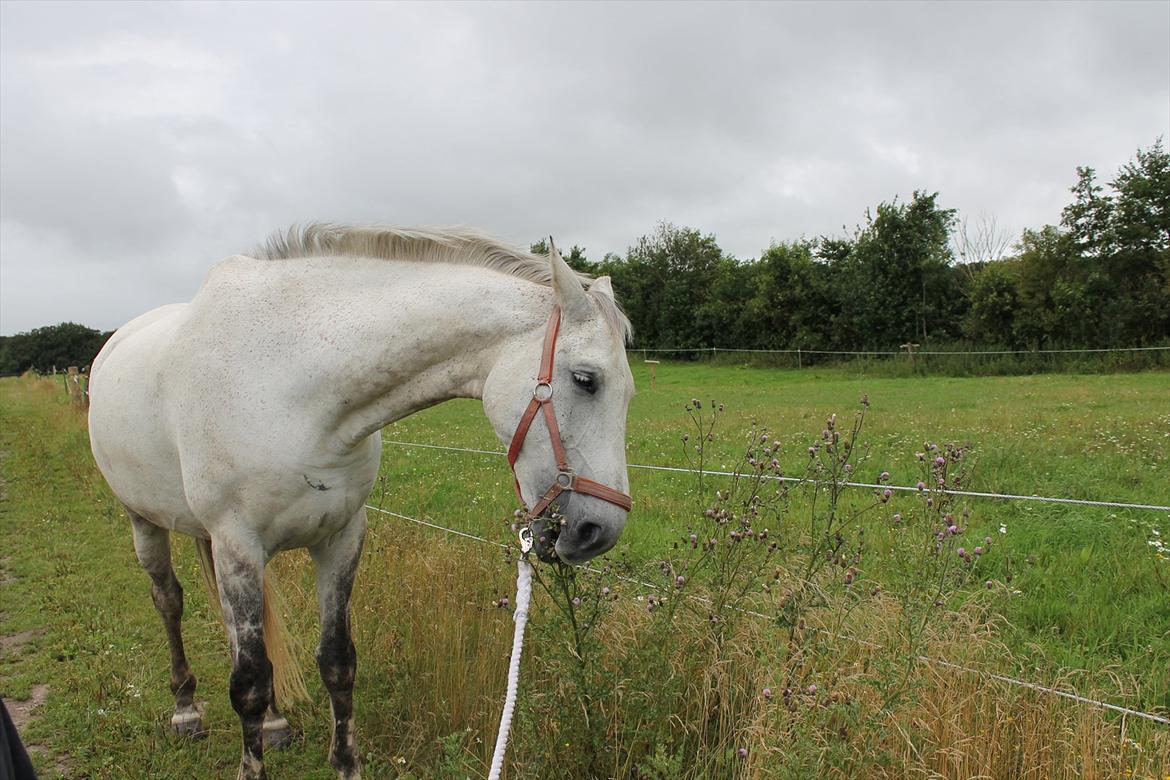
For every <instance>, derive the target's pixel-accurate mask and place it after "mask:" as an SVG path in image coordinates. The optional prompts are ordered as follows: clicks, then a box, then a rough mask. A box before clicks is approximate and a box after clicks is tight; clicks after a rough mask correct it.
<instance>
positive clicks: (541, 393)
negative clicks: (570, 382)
mask: <svg viewBox="0 0 1170 780" xmlns="http://www.w3.org/2000/svg"><path fill="white" fill-rule="evenodd" d="M552 394H553V393H552V382H537V383H536V387H534V388H532V397H533V398H535V399H536V400H537V401H540V402H541V403H544V402H545V401H551V400H552Z"/></svg>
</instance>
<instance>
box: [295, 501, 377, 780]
mask: <svg viewBox="0 0 1170 780" xmlns="http://www.w3.org/2000/svg"><path fill="white" fill-rule="evenodd" d="M365 536H366V513H365V510H364V509H363V510H361V511H360V512H358V514H357V515H355V516H354V518H353V519H352V520H350V522H349V524H348V525H346V527H345V528H344V529H343V530H342V531H340V532H339V533H338V534H337V535H336V536H335V537H333V538H331V539H329V540H328V541H327V542H325V543H323V544H320V545H317V546H316V547H313V548H310V550H309V552H310V553H311V554H312V556H313V565H314V566H315V567H316V569H317V602H318V604H319V606H320V608H321V643H320V644H319V645H318V646H317V666H318V667H319V668H320V669H321V681H322V682H323V683H325V688H326V689H327V690H328V691H329V703H330V706H331V709H332V712H333V739H332V741H331V744H330V745H329V763H330V764H331V765H332V766H333V768H334V769H336V770H337V775H338V777H339V778H341V780H358V779H359V778H360V777H361V761H360V759H359V756H358V750H357V745H356V743H355V740H354V723H353V681H354V675H355V674H356V673H357V653H356V652H355V651H354V646H353V639H352V638H351V636H350V628H349V597H350V594H351V593H352V592H353V580H354V575H356V574H357V566H358V559H359V558H360V557H361V554H362V542H363V540H364V539H365Z"/></svg>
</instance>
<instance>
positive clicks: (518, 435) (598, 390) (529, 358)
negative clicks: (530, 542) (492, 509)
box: [483, 241, 634, 563]
mask: <svg viewBox="0 0 1170 780" xmlns="http://www.w3.org/2000/svg"><path fill="white" fill-rule="evenodd" d="M549 263H550V265H551V267H552V288H553V294H554V297H555V304H556V307H557V310H554V312H553V314H552V316H551V318H550V320H549V321H548V322H547V323H542V324H541V326H540V327H539V328H537V329H535V330H533V331H532V332H530V333H527V334H525V335H524V336H522V337H521V338H519V339H517V340H516V341H515V342H513V343H510V344H509V345H508V346H506V347H505V348H504V349H503V350H502V351H501V354H500V357H499V359H498V360H497V361H496V363H495V365H494V366H493V368H492V370H491V373H490V375H489V376H488V379H487V382H486V383H485V385H484V389H483V402H484V409H485V411H486V412H487V416H488V419H489V420H491V422H492V426H493V427H494V428H495V430H496V433H497V434H498V435H499V437H500V439H501V440H502V441H503V442H505V443H506V444H509V445H510V446H509V460H510V461H512V465H513V470H514V471H515V474H516V483H517V487H518V490H519V492H520V494H521V498H522V499H523V501H524V504H525V506H527V507H528V508H529V510H530V512H531V514H532V515H547V513H548V510H549V509H552V508H554V507H555V508H557V509H558V511H559V514H560V516H561V517H562V518H563V519H564V522H563V524H562V525H560V526H559V527H558V528H552V527H550V525H549V524H548V522H547V519H543V520H537V522H536V523H534V529H535V533H534V537H536V538H535V539H534V546H535V549H536V552H537V554H538V555H540V556H541V557H542V558H545V559H547V558H548V557H549V553H550V552H551V549H550V548H551V547H552V539H553V538H554V537H555V539H556V541H555V549H556V553H557V556H558V557H559V558H560V559H561V560H563V561H567V562H568V563H583V562H585V561H587V560H589V559H590V558H593V557H594V556H596V555H600V554H601V553H603V552H605V551H606V550H608V549H609V548H611V547H613V545H614V543H615V542H617V539H618V536H620V535H621V532H622V529H623V528H625V525H626V514H627V512H628V511H629V496H627V495H625V494H626V492H627V491H628V490H629V477H628V475H627V474H626V452H625V436H626V410H627V408H628V407H629V403H630V397H631V396H633V394H634V380H633V376H632V375H631V374H630V367H629V364H628V363H627V361H626V353H625V349H624V339H625V331H626V330H627V326H626V325H625V324H624V318H623V317H622V316H621V314H620V311H619V309H618V308H617V305H616V303H615V302H614V298H613V288H612V287H611V286H610V282H609V278H608V277H601V278H598V279H595V280H594V281H593V282H592V283H591V284H590V288H589V290H588V291H587V290H586V289H585V287H584V285H583V284H582V282H581V280H580V279H579V278H578V277H577V275H576V273H574V272H573V270H572V269H571V268H569V266H568V264H567V263H565V261H564V260H563V259H562V258H561V255H560V253H559V252H557V250H556V247H555V246H553V245H552V242H551V241H550V242H549ZM558 311H559V315H558V313H557V312H558ZM550 415H551V416H552V418H553V421H554V424H553V425H552V426H550V425H549V422H548V418H549V416H550Z"/></svg>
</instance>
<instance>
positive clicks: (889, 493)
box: [882, 488, 894, 503]
mask: <svg viewBox="0 0 1170 780" xmlns="http://www.w3.org/2000/svg"><path fill="white" fill-rule="evenodd" d="M893 495H894V491H892V490H890V489H889V488H886V489H885V490H883V491H882V503H885V502H886V501H889V500H890V497H891V496H893Z"/></svg>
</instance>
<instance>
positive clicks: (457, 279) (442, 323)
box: [322, 260, 552, 449]
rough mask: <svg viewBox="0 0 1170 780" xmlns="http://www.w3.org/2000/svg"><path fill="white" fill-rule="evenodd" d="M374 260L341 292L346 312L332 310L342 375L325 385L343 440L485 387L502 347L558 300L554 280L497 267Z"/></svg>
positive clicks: (335, 368) (335, 373) (349, 442)
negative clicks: (540, 281) (538, 281)
mask: <svg viewBox="0 0 1170 780" xmlns="http://www.w3.org/2000/svg"><path fill="white" fill-rule="evenodd" d="M361 262H362V263H365V262H367V261H361ZM368 263H370V264H374V265H375V267H374V269H373V273H372V274H371V273H360V272H359V273H356V274H354V278H355V279H356V280H358V281H359V283H358V285H356V287H355V288H354V289H351V290H350V292H349V295H342V296H338V298H337V299H335V300H340V301H344V303H343V304H342V305H343V306H344V307H345V310H344V312H338V315H339V316H337V317H335V318H331V317H329V316H328V315H327V314H326V316H325V317H324V318H323V321H324V322H326V323H327V322H336V323H337V327H336V328H335V329H334V332H332V333H330V334H329V338H330V339H331V340H333V348H332V349H331V350H330V352H332V354H333V355H335V356H336V358H335V359H334V360H333V361H331V362H332V365H331V366H330V368H331V370H330V372H329V373H330V375H331V376H330V380H331V381H333V382H334V383H335V385H334V386H333V387H331V388H329V389H328V390H327V391H325V392H324V393H323V394H322V395H323V396H324V397H325V398H326V399H327V400H326V404H327V405H330V406H332V409H331V412H328V411H327V414H326V416H327V418H328V417H329V415H330V413H331V414H332V415H334V416H333V418H332V419H329V420H328V423H329V424H330V427H331V429H332V430H333V431H335V434H334V436H335V437H336V438H335V439H334V441H335V443H336V446H338V447H339V448H341V449H348V448H351V447H354V446H357V445H358V444H360V443H361V442H362V440H364V439H365V438H366V437H367V436H369V435H370V434H371V433H373V432H374V431H377V430H379V429H380V428H382V427H383V426H385V425H387V424H388V423H391V422H393V421H395V420H398V419H401V418H403V417H405V416H407V415H409V414H411V413H412V412H416V411H418V410H420V409H425V408H427V407H429V406H433V405H435V404H437V403H441V402H442V401H446V400H448V399H451V398H479V397H481V394H482V390H483V383H484V381H485V380H486V379H487V376H488V373H489V372H490V370H491V368H492V366H493V365H494V364H495V361H496V357H497V356H498V355H499V354H500V350H502V349H505V348H507V346H508V345H509V344H510V343H514V342H515V341H516V339H518V338H522V337H524V336H525V335H526V334H530V333H532V332H534V331H537V330H538V329H539V328H540V325H541V323H543V321H544V320H545V318H547V316H548V311H549V310H550V308H551V297H552V291H551V290H550V289H548V288H545V287H541V286H538V285H535V284H533V283H531V282H526V281H523V280H520V279H517V278H514V277H511V276H507V275H504V274H501V273H498V272H495V271H489V270H486V269H482V268H476V267H473V266H460V265H456V264H446V263H398V262H393V261H389V262H388V261H385V260H370V261H368ZM341 265H342V267H344V266H346V265H350V264H344V263H343V264H341ZM350 268H353V266H352V265H350ZM355 270H356V269H355ZM366 270H368V269H366ZM342 283H343V284H344V282H342ZM326 305H327V306H328V303H326ZM326 327H327V328H328V326H326ZM533 359H534V360H536V359H537V357H536V356H534V358H533Z"/></svg>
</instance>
